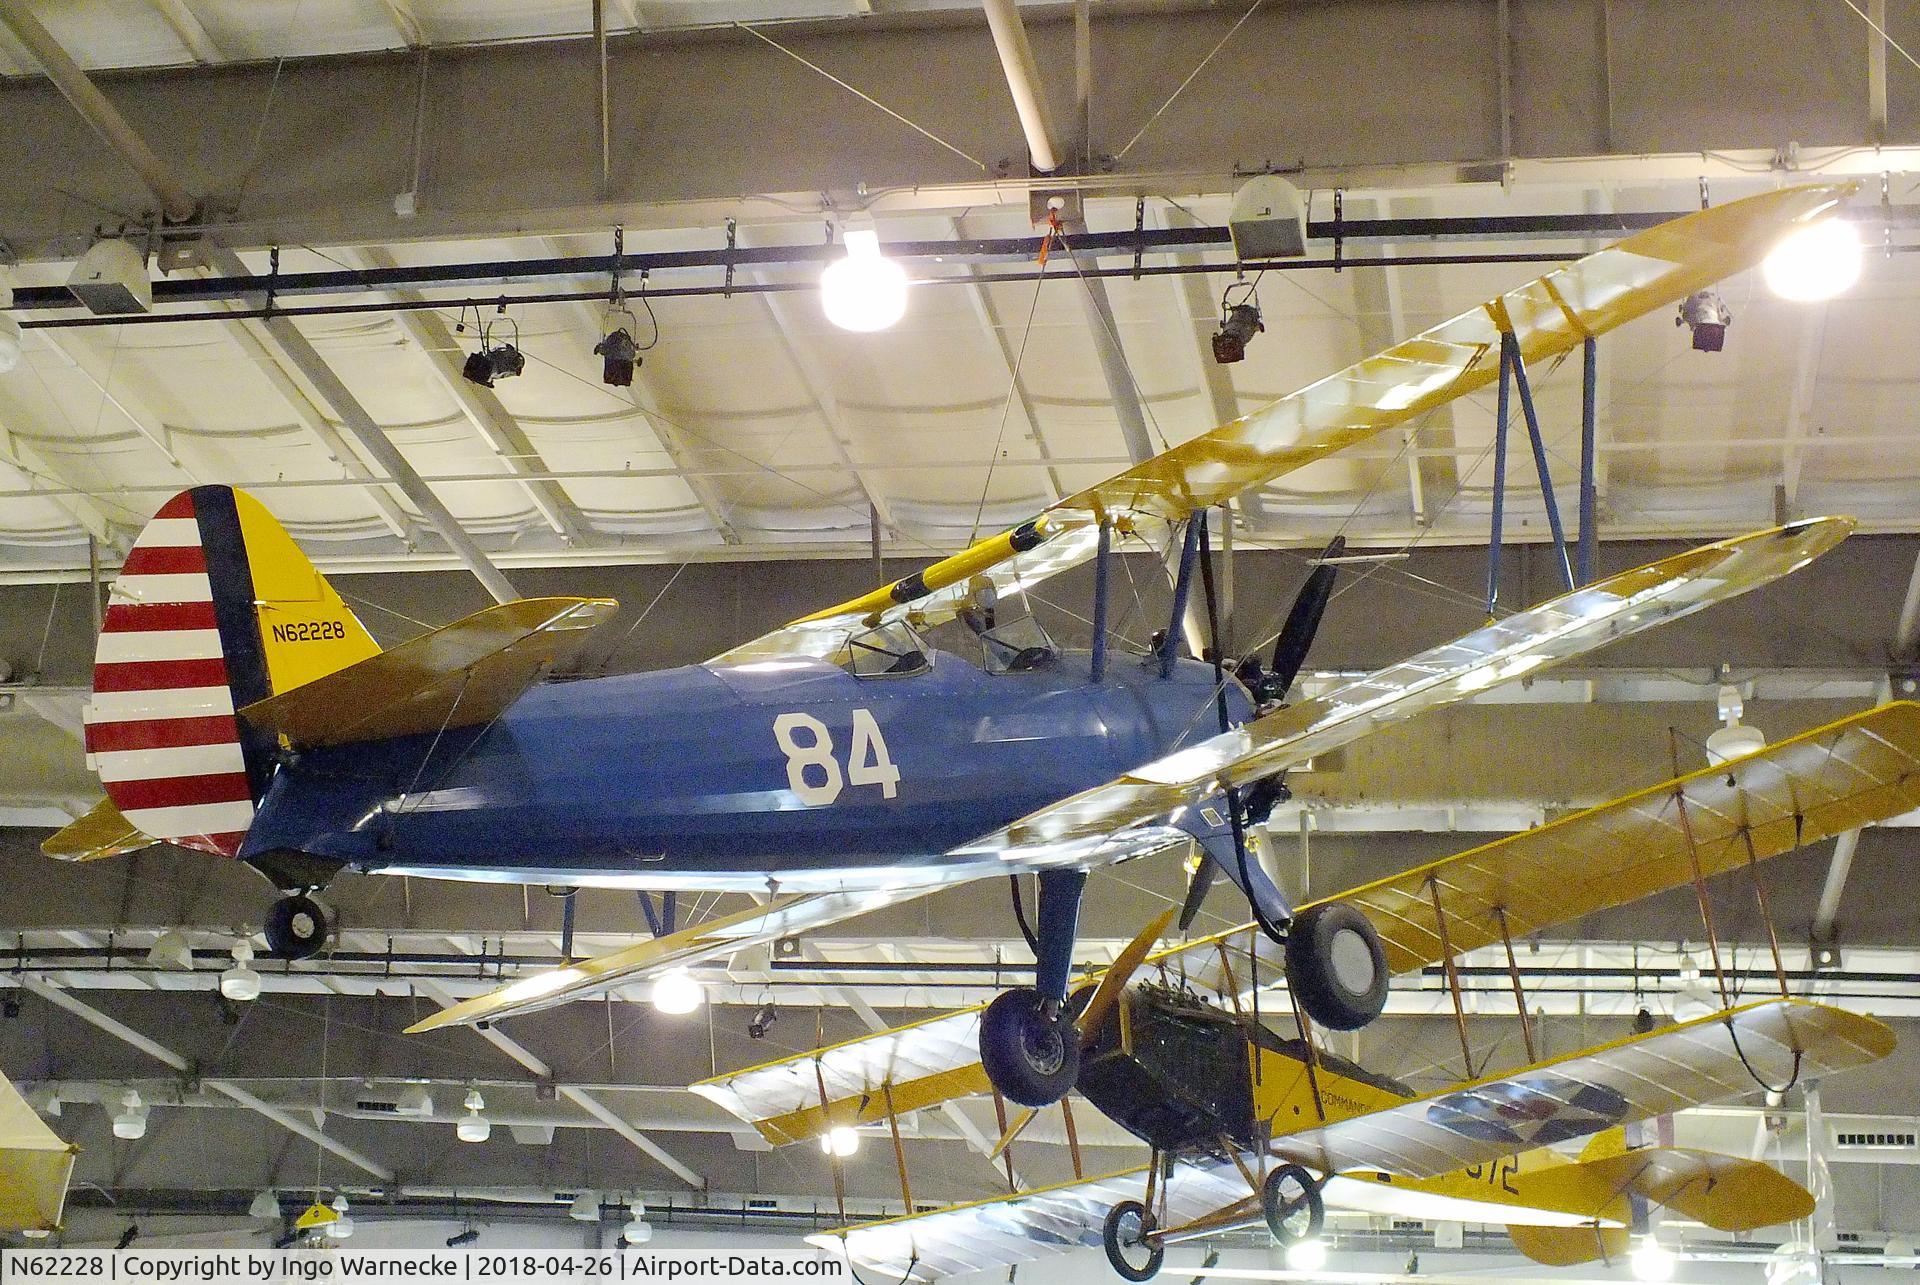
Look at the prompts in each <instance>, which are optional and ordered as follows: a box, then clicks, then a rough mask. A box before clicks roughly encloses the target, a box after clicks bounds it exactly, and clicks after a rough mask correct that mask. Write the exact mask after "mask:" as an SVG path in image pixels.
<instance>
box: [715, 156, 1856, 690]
mask: <svg viewBox="0 0 1920 1285" xmlns="http://www.w3.org/2000/svg"><path fill="white" fill-rule="evenodd" d="M1853 190H1854V185H1852V184H1815V185H1808V186H1802V187H1791V188H1784V189H1782V190H1780V191H1777V192H1768V193H1765V194H1762V195H1760V196H1753V197H1748V198H1747V199H1745V200H1741V201H1734V202H1732V203H1730V204H1727V205H1722V206H1717V207H1715V208H1713V209H1709V210H1702V211H1700V212H1698V213H1696V214H1689V215H1687V216H1686V217H1685V218H1680V219H1674V220H1673V221H1671V222H1669V223H1663V224H1661V225H1660V226H1659V227H1656V228H1649V229H1648V230H1647V231H1645V232H1641V233H1638V234H1637V235H1635V236H1631V237H1628V238H1627V239H1626V240H1624V241H1620V242H1618V243H1616V244H1614V245H1611V246H1608V247H1607V248H1606V249H1604V250H1600V251H1598V252H1596V253H1594V254H1589V255H1587V256H1586V257H1584V258H1581V259H1578V260H1576V261H1574V262H1573V263H1570V264H1568V265H1567V266H1565V267H1563V268H1556V269H1554V270H1553V271H1552V272H1549V273H1547V274H1546V275H1545V276H1542V277H1539V278H1536V279H1535V280H1533V281H1529V282H1528V283H1527V284H1525V285H1523V286H1521V287H1519V288H1518V289H1516V290H1510V291H1508V292H1507V293H1506V294H1503V295H1500V296H1499V297H1497V298H1494V299H1489V300H1488V301H1487V302H1485V303H1483V304H1481V305H1480V306H1479V307H1477V308H1474V309H1472V310H1471V311H1468V312H1464V313H1462V314H1460V315H1459V316H1457V317H1455V318H1453V319H1452V320H1450V321H1444V322H1442V323H1440V324H1439V325H1437V326H1435V327H1433V328H1432V329H1430V330H1426V331H1423V332H1421V333H1420V334H1418V335H1415V336H1414V337H1413V338H1411V339H1407V340H1404V341H1402V342H1401V343H1398V344H1395V345H1394V346H1393V347H1391V348H1389V349H1387V350H1386V351H1385V352H1382V353H1379V354H1377V355H1375V356H1372V357H1369V358H1367V359H1366V360H1364V361H1361V362H1357V363H1355V364H1354V365H1352V366H1349V367H1347V368H1346V369H1345V370H1342V371H1339V372H1337V373H1335V374H1332V375H1329V376H1327V377H1326V378H1325V379H1322V380H1320V381H1318V382H1317V383H1313V384H1309V385H1308V386H1307V387H1305V388H1303V389H1301V390H1299V391H1298V392H1295V393H1290V394H1288V395H1287V396H1285V397H1282V398H1281V399H1280V400H1278V401H1276V402H1272V403H1270V404H1269V405H1267V406H1264V407H1262V408H1261V409H1259V410H1257V411H1254V412H1253V413H1252V414H1249V415H1245V416H1242V417H1241V418H1239V419H1237V420H1234V421H1233V422H1232V423H1230V424H1225V425H1222V426H1221V427H1219V428H1216V429H1214V430H1212V431H1211V432H1207V433H1202V434H1201V435H1200V436H1198V437H1196V438H1193V439H1192V440H1191V441H1188V442H1184V443H1182V444H1181V445H1179V446H1176V447H1173V448H1172V449H1171V450H1167V451H1163V452H1162V453H1160V454H1159V455H1156V456H1154V457H1153V458H1152V459H1150V460H1147V461H1145V462H1143V463H1140V464H1136V465H1135V466H1134V467H1132V468H1130V469H1128V470H1127V471H1126V472H1124V473H1121V474H1119V475H1118V476H1116V477H1112V478H1109V479H1107V480H1106V481H1105V482H1102V483H1100V484H1099V485H1098V486H1093V487H1089V488H1088V489H1087V490H1085V491H1082V492H1080V493H1079V494H1077V495H1072V496H1069V497H1067V498H1066V499H1064V500H1061V501H1060V502H1059V503H1057V504H1054V505H1052V506H1051V507H1049V508H1048V509H1046V510H1045V511H1044V512H1042V513H1040V514H1039V515H1038V516H1036V517H1034V518H1033V519H1031V520H1030V521H1028V522H1025V523H1022V524H1021V525H1020V526H1018V527H1016V528H1014V529H1013V530H1012V531H1008V532H1004V533H1002V534H1000V535H996V536H993V537H992V538H990V539H987V540H983V541H981V542H980V543H978V544H976V545H974V546H973V547H972V548H970V549H966V550H963V551H962V552H960V553H958V554H955V555H954V556H953V557H950V558H946V559H944V560H942V561H940V562H936V563H934V564H933V565H932V566H930V567H928V568H926V569H925V570H924V571H921V572H918V573H916V574H914V575H911V576H908V577H907V578H906V579H904V580H898V581H895V582H894V583H892V584H890V585H885V586H882V587H881V588H878V589H875V590H874V591H873V592H871V593H868V594H865V595H864V596H862V597H859V598H854V599H852V600H850V601H847V602H843V603H840V604H839V605H837V606H834V607H829V608H827V609H826V610H825V611H821V612H817V613H815V614H813V615H811V616H806V617H803V618H802V619H800V620H796V621H794V622H793V623H791V624H789V625H786V626H784V627H782V628H780V629H776V630H775V631H774V632H772V633H770V634H765V635H763V636H761V637H759V638H756V639H754V640H753V641H752V642H748V643H743V644H741V645H740V646H738V647H734V648H732V649H730V650H729V651H727V652H725V653H723V654H722V655H720V656H717V657H715V658H714V659H715V661H724V662H728V663H737V662H740V661H746V660H757V659H764V658H766V657H769V656H781V655H796V654H800V655H811V656H831V655H833V654H834V653H835V652H837V651H838V650H839V649H840V648H841V647H843V646H844V645H845V644H846V640H847V635H848V633H849V632H850V631H851V630H853V629H854V628H857V627H860V626H861V625H863V624H865V623H878V622H879V620H881V619H886V618H894V617H899V616H904V615H905V614H907V613H908V612H909V611H912V612H915V613H918V614H919V615H920V616H921V617H923V618H924V619H926V620H928V621H930V622H938V621H941V620H945V619H947V618H949V617H950V616H951V615H952V614H953V608H954V603H955V602H957V601H958V599H959V598H960V597H961V596H963V595H964V594H965V592H966V587H967V585H968V583H969V582H970V581H971V579H972V578H973V577H974V576H977V575H986V576H988V577H990V578H991V579H992V580H994V582H995V583H996V584H997V585H998V587H999V588H1001V589H1002V590H1008V591H1010V590H1012V589H1014V588H1016V587H1018V586H1023V585H1031V584H1035V583H1037V582H1039V581H1042V580H1045V579H1046V578H1048V577H1049V576H1053V575H1056V574H1058V573H1059V572H1061V571H1065V570H1067V569H1068V568H1070V567H1074V566H1077V565H1079V564H1080V563H1082V562H1084V561H1086V560H1087V559H1088V558H1090V557H1092V556H1093V551H1094V547H1095V541H1096V538H1097V535H1096V528H1097V526H1098V524H1099V523H1100V521H1101V520H1102V519H1110V520H1112V521H1114V522H1115V524H1116V526H1118V527H1119V528H1120V530H1121V531H1122V533H1123V534H1124V533H1126V532H1127V531H1128V530H1129V529H1132V530H1133V531H1135V532H1137V533H1140V534H1148V535H1151V534H1152V533H1154V532H1156V531H1157V530H1158V529H1160V528H1161V527H1163V526H1164V524H1166V523H1168V522H1171V521H1175V520H1177V519H1179V518H1182V517H1185V516H1186V515H1187V514H1189V513H1192V512H1194V511H1195V510H1197V509H1202V508H1206V507H1208V506H1209V505H1215V504H1219V503H1221V502H1223V501H1225V500H1229V499H1231V498H1233V497H1234V496H1236V495H1238V494H1240V493H1241V492H1242V491H1244V490H1246V489H1248V488H1249V487H1253V486H1259V485H1262V484H1264V483H1266V482H1270V481H1272V480H1273V479H1275V478H1277V477H1280V476H1282V475H1283V474H1286V473H1289V472H1291V471H1293V470H1294V469H1297V468H1301V467H1303V466H1304V465H1307V464H1311V463H1313V462H1314V461H1316V460H1318V459H1321V458H1323V457H1325V456H1327V455H1329V454H1332V453H1333V452H1335V451H1338V450H1341V449H1343V448H1345V447H1348V446H1352V445H1353V444H1355V443H1356V442H1360V441H1364V440H1365V439H1366V438H1368V437H1371V436H1373V435H1374V434H1376V433H1379V432H1382V431H1384V430H1386V429H1389V428H1393V427H1395V426H1397V425H1400V424H1404V423H1406V422H1407V421H1409V420H1411V419H1414V418H1415V417H1417V416H1419V415H1421V414H1424V413H1425V412H1427V411H1429V410H1431V409H1432V408H1433V407H1435V406H1438V405H1440V404H1441V403H1443V402H1446V401H1450V400H1452V399H1453V398H1456V397H1462V396H1465V395H1466V394H1468V393H1471V392H1473V391H1475V390H1476V389H1479V388H1482V387H1484V386H1486V385H1487V384H1489V383H1491V382H1492V381H1493V380H1494V379H1495V378H1496V377H1497V376H1498V374H1499V365H1500V363H1499V359H1498V358H1499V346H1500V336H1501V334H1502V333H1503V332H1506V331H1511V332H1512V333H1513V334H1514V335H1515V336H1516V337H1517V338H1518V339H1519V341H1520V349H1521V353H1522V355H1523V356H1524V357H1525V358H1526V360H1528V361H1537V360H1540V359H1542V358H1547V357H1553V356H1556V355H1558V354H1560V353H1564V352H1568V351H1570V350H1572V349H1574V348H1577V347H1579V346H1580V344H1581V342H1582V341H1583V340H1585V339H1586V338H1587V337H1588V336H1590V335H1598V334H1602V333H1604V332H1606V331H1608V330H1612V329H1613V328H1614V327H1616V326H1618V325H1620V324H1622V323H1623V322H1626V321H1630V320H1632V319H1633V318H1635V317H1639V316H1642V315H1644V314H1646V313H1648V312H1651V311H1653V310H1654V309H1656V308H1660V307H1665V306H1667V305H1669V304H1673V303H1677V302H1679V301H1680V300H1682V299H1684V298H1686V297H1687V296H1688V295H1690V294H1692V293H1693V292H1694V291H1696V290H1698V289H1700V288H1701V287H1702V286H1705V285H1708V284H1710V283H1712V282H1714V281H1717V280H1719V279H1720V278H1721V277H1724V276H1727V275H1729V274H1730V273H1733V272H1737V271H1739V270H1741V269H1742V268H1747V267H1751V266H1752V265H1753V264H1755V263H1757V262H1759V260H1760V258H1761V257H1762V256H1763V255H1764V254H1765V253H1766V251H1767V250H1768V249H1770V248H1771V247H1772V246H1773V245H1774V244H1775V243H1776V242H1777V241H1778V239H1779V238H1780V236H1781V235H1782V234H1783V233H1784V232H1786V231H1787V230H1788V229H1789V228H1791V227H1793V226H1794V225H1795V224H1798V223H1801V222H1805V221H1807V220H1811V219H1816V218H1819V217H1821V216H1822V215H1824V214H1826V213H1828V212H1829V211H1830V210H1831V209H1832V208H1833V207H1834V206H1835V204H1837V203H1838V202H1839V201H1840V199H1841V198H1843V197H1845V196H1847V195H1848V194H1849V193H1851V192H1852V191H1853Z"/></svg>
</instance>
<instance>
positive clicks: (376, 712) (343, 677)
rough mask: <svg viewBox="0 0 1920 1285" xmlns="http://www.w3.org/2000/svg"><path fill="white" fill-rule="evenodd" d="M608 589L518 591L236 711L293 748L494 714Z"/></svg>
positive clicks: (575, 636) (582, 630)
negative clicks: (534, 594)
mask: <svg viewBox="0 0 1920 1285" xmlns="http://www.w3.org/2000/svg"><path fill="white" fill-rule="evenodd" d="M619 605H620V604H618V603H617V602H615V601H613V599H611V598H523V599H521V600H520V601H518V602H508V603H502V604H500V605H499V606H496V607H488V608H487V609H486V610H485V611H478V612H475V613H474V614H473V615H471V616H468V617H466V618H465V619H464V620H456V621H455V622H454V623H452V624H450V625H446V626H444V627H442V628H439V629H435V630H434V631H432V632H431V633H425V634H422V635H420V636H419V637H418V638H414V639H410V640H409V641H407V642H404V643H401V644H400V645H399V646H398V647H395V648H394V649H393V650H391V651H383V652H379V653H377V654H375V655H373V656H369V657H368V658H367V659H365V660H362V661H360V662H359V663H357V664H353V665H349V666H347V667H346V668H345V669H341V670H337V671H335V672H334V673H331V674H328V675H326V676H325V677H323V678H318V679H315V680H314V681H312V682H310V683H306V684H304V685H303V686H300V687H295V688H293V689H292V690H290V691H286V692H282V693H280V694H279V695H276V696H269V697H268V698H267V699H265V700H262V701H255V702H254V703H253V704H251V705H248V706H246V707H245V708H243V709H242V710H241V711H240V716H241V717H242V718H244V719H246V720H247V722H249V723H251V724H252V725H253V726H255V727H258V728H261V729H262V730H265V731H268V732H272V733H273V734H275V735H276V736H278V737H279V738H280V739H281V740H282V741H284V742H285V743H287V744H288V745H291V746H294V747H295V748H302V749H310V748H317V747H320V746H326V745H345V744H349V743H351V742H353V741H372V740H384V739H386V738H389V737H394V736H415V735H425V734H431V733H433V732H437V731H441V730H444V729H446V728H454V727H475V726H478V725H479V724H481V723H485V722H489V721H490V720H492V719H494V718H497V717H498V716H499V715H500V713H501V711H502V710H504V709H506V708H507V706H509V705H511V704H513V702H514V701H516V700H518V699H519V698H520V696H521V694H522V693H523V692H525V691H526V690H527V688H529V687H531V686H532V685H533V684H534V683H536V682H538V681H539V680H540V679H541V678H543V677H544V676H545V675H546V674H547V673H548V672H549V671H551V670H552V668H553V666H554V665H556V664H557V663H559V662H560V661H562V660H565V659H567V658H569V657H571V656H573V655H575V654H577V653H578V652H579V650H580V648H581V647H583V646H584V645H585V644H586V641H587V634H588V631H590V630H591V629H593V628H594V627H595V626H596V625H600V624H603V623H605V622H606V621H608V620H610V619H612V618H613V613H614V611H615V610H617V609H618V607H619Z"/></svg>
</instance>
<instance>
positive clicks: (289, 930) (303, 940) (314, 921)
mask: <svg viewBox="0 0 1920 1285" xmlns="http://www.w3.org/2000/svg"><path fill="white" fill-rule="evenodd" d="M266 933H267V949H268V950H270V951H272V952H273V954H274V956H275V957H276V958H279V959H308V958H311V957H312V956H314V955H317V954H319V953H320V952H321V951H322V950H324V949H325V948H326V945H327V939H328V938H329V937H331V936H332V935H333V917H332V916H331V915H329V914H328V913H327V910H326V907H324V906H322V905H321V904H320V903H319V902H317V901H315V900H314V899H313V898H312V897H309V896H307V895H306V894H305V893H294V894H293V895H292V896H288V897H282V898H280V900H278V901H276V902H274V903H273V905H272V906H270V907H268V908H267V924H266Z"/></svg>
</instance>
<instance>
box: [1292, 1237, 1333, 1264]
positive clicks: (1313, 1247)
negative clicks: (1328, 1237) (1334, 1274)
mask: <svg viewBox="0 0 1920 1285" xmlns="http://www.w3.org/2000/svg"><path fill="white" fill-rule="evenodd" d="M1326 1265H1327V1242H1326V1241H1324V1240H1322V1239H1320V1237H1318V1236H1309V1237H1307V1238H1306V1239H1305V1240H1296V1241H1295V1242H1293V1244H1291V1245H1289V1246H1287V1266H1288V1267H1290V1268H1292V1269H1293V1270H1294V1271H1296V1272H1317V1271H1319V1270H1320V1269H1321V1268H1322V1267H1325V1266H1326Z"/></svg>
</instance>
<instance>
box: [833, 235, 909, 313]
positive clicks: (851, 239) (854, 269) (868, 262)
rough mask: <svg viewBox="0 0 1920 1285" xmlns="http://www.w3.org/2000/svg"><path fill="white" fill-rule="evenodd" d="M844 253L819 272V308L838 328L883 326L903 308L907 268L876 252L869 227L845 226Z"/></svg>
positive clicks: (876, 242) (877, 246) (875, 238)
mask: <svg viewBox="0 0 1920 1285" xmlns="http://www.w3.org/2000/svg"><path fill="white" fill-rule="evenodd" d="M846 242H847V257H846V258H844V259H840V260H837V261H835V262H833V263H830V264H828V265H827V270H826V271H825V272H822V273H821V274H820V308H821V311H823V312H825V313H826V314H827V320H828V321H831V322H832V323H833V324H834V325H836V326H838V327H840V328H841V329H842V330H857V331H862V332H868V331H874V330H885V329H886V328H887V327H888V326H891V325H893V324H894V323H895V322H897V321H899V320H900V318H901V317H903V316H905V315H906V312H907V270H906V269H905V268H903V267H901V266H900V265H899V264H897V263H895V262H894V261H893V260H891V259H889V258H887V257H886V256H884V255H882V254H881V253H880V234H879V233H878V232H876V231H874V230H873V228H871V227H865V228H857V227H850V228H848V229H847V236H846Z"/></svg>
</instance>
